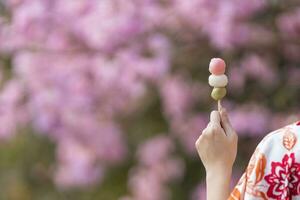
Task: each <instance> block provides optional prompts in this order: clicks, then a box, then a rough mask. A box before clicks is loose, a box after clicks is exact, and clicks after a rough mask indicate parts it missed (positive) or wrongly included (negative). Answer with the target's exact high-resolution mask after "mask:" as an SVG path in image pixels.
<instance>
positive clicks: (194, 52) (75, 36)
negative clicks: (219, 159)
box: [0, 0, 300, 200]
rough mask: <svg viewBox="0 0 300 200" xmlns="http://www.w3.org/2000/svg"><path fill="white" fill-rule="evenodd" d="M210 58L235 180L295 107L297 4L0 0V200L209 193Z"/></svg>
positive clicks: (299, 34) (115, 199) (157, 199)
mask: <svg viewBox="0 0 300 200" xmlns="http://www.w3.org/2000/svg"><path fill="white" fill-rule="evenodd" d="M213 57H222V58H224V59H225V60H226V62H227V75H228V76H229V86H228V95H227V97H226V99H225V100H224V101H223V105H224V106H225V107H226V108H227V110H228V111H229V115H230V117H231V121H232V123H233V126H234V128H235V129H236V131H237V132H238V135H239V152H238V158H237V161H236V163H235V166H234V175H233V181H232V182H233V184H234V183H235V182H236V180H237V179H238V178H239V176H240V175H241V174H242V172H243V170H244V169H245V166H246V165H247V162H248V160H249V158H250V155H251V154H252V152H253V150H254V148H255V146H256V145H257V143H258V142H259V141H260V140H261V139H262V138H263V137H264V136H265V135H266V134H267V133H268V132H270V131H271V130H274V129H277V128H279V127H281V126H283V125H284V124H287V123H290V122H293V121H296V120H297V116H299V108H300V104H299V100H300V92H299V89H300V88H299V87H300V2H299V1H298V0H284V1H283V0H248V1H246V0H245V1H242V0H222V1H221V0H0V80H1V92H0V141H1V142H0V199H1V200H2V199H3V200H53V199H56V200H67V199H72V200H93V199H97V200H168V199H170V200H173V199H174V200H182V199H190V200H199V199H205V185H204V180H205V174H204V168H203V166H202V164H201V162H200V159H199V158H198V156H197V153H196V150H195V148H194V143H195V141H196V139H197V137H198V136H199V135H200V134H201V131H202V129H203V128H204V127H205V126H206V123H207V121H208V117H209V113H210V111H211V110H212V109H215V108H216V105H215V104H216V103H215V102H214V101H213V100H212V99H211V98H210V92H211V88H210V87H209V86H208V84H207V78H208V76H209V72H208V64H209V61H210V59H211V58H213ZM298 119H299V118H298ZM225 151H226V150H225Z"/></svg>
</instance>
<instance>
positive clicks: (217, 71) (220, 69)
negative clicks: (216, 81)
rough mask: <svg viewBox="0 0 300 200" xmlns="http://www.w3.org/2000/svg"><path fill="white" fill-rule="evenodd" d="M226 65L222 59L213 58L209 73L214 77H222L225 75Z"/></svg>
mask: <svg viewBox="0 0 300 200" xmlns="http://www.w3.org/2000/svg"><path fill="white" fill-rule="evenodd" d="M225 68H226V64H225V62H224V60H223V59H221V58H213V59H211V61H210V63H209V71H210V73H212V74H214V75H222V74H224V73H225Z"/></svg>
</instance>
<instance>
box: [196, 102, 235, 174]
mask: <svg viewBox="0 0 300 200" xmlns="http://www.w3.org/2000/svg"><path fill="white" fill-rule="evenodd" d="M237 142H238V136H237V134H236V132H235V131H234V130H233V128H232V126H231V124H230V121H229V119H228V115H227V112H226V110H225V109H224V108H222V109H221V112H220V113H219V112H218V111H212V112H211V115H210V122H209V124H208V125H207V127H206V128H205V129H204V130H203V131H202V135H201V136H200V137H199V138H198V140H197V141H196V148H197V151H198V154H199V156H200V158H201V160H202V162H203V165H204V167H205V169H206V172H212V173H216V172H221V173H222V172H224V173H226V172H227V171H228V170H229V171H230V173H231V170H232V166H233V163H234V161H235V158H236V154H237Z"/></svg>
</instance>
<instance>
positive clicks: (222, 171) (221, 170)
mask: <svg viewBox="0 0 300 200" xmlns="http://www.w3.org/2000/svg"><path fill="white" fill-rule="evenodd" d="M231 174H232V167H224V166H222V167H212V168H209V169H206V177H207V178H208V179H209V178H216V177H220V178H222V177H224V178H226V179H228V178H230V177H231Z"/></svg>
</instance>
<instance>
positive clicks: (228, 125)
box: [220, 108, 235, 135]
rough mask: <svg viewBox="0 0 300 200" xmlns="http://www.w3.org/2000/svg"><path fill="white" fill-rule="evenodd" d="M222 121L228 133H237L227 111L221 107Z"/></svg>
mask: <svg viewBox="0 0 300 200" xmlns="http://www.w3.org/2000/svg"><path fill="white" fill-rule="evenodd" d="M220 116H221V123H222V127H223V129H224V130H225V132H226V134H227V135H233V134H235V131H234V129H233V127H232V125H231V123H230V120H229V117H228V114H227V111H226V109H225V108H222V109H221V114H220Z"/></svg>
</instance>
